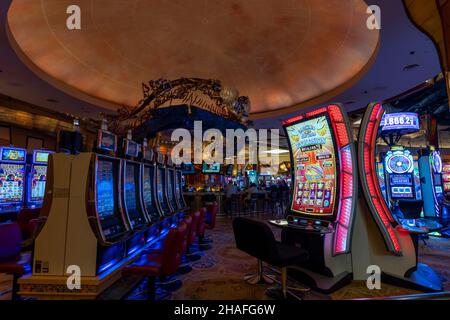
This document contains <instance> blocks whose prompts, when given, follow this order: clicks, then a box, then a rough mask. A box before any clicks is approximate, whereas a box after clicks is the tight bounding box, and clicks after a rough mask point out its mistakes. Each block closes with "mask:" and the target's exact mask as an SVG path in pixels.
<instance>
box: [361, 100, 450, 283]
mask: <svg viewBox="0 0 450 320" xmlns="http://www.w3.org/2000/svg"><path fill="white" fill-rule="evenodd" d="M419 129H420V125H419V119H418V115H417V114H414V113H386V111H385V109H384V107H383V105H381V104H379V103H373V104H370V105H369V106H368V107H367V109H366V113H365V115H364V118H363V119H362V123H361V127H360V132H359V138H358V164H359V170H360V179H361V186H362V191H363V194H364V197H365V199H366V204H367V207H365V206H361V207H360V208H358V211H359V212H361V221H365V223H362V222H361V224H363V225H365V228H366V231H365V232H359V233H355V234H354V239H353V241H354V242H356V243H358V247H359V249H360V252H363V253H361V255H360V256H359V260H361V261H363V260H364V259H366V260H365V263H362V264H361V265H362V269H360V270H359V273H360V274H363V273H364V268H365V267H367V266H368V265H377V266H379V267H380V268H381V271H382V273H383V278H382V280H383V281H386V282H390V283H394V284H396V285H400V286H404V287H408V288H414V289H417V290H425V291H440V290H442V282H441V280H440V278H439V277H438V276H437V274H436V273H435V272H434V271H433V270H432V269H431V268H430V267H428V266H427V265H425V264H422V263H418V239H419V236H420V235H421V234H426V233H429V232H430V231H431V228H433V227H436V228H438V227H439V224H438V223H436V222H434V221H430V220H428V219H422V218H421V212H422V207H423V198H425V197H426V195H425V193H424V194H423V196H422V192H425V190H424V188H423V186H422V188H420V185H418V184H419V181H420V179H418V175H419V173H418V167H417V161H416V159H415V158H414V157H413V155H412V154H411V152H410V151H409V150H407V149H406V148H404V147H402V146H399V145H396V144H397V143H398V142H399V141H400V138H401V136H403V135H405V134H410V133H413V132H417V131H418V130H419ZM382 141H384V142H385V144H387V145H388V146H389V147H390V150H389V151H388V152H387V153H386V154H385V156H383V155H381V156H380V149H381V147H380V146H381V142H382ZM380 158H381V159H382V163H383V166H384V174H385V181H386V186H385V187H386V189H385V190H386V194H387V196H386V199H385V198H383V195H382V187H383V186H382V185H380V179H379V177H378V176H379V174H380V170H379V162H377V160H378V159H380ZM420 169H421V168H420ZM370 217H371V218H370ZM380 235H381V237H380ZM381 239H382V240H381ZM354 273H355V274H356V273H358V272H357V271H355V270H354Z"/></svg>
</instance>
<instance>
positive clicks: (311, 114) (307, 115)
mask: <svg viewBox="0 0 450 320" xmlns="http://www.w3.org/2000/svg"><path fill="white" fill-rule="evenodd" d="M325 112H328V110H327V108H326V107H323V108H319V109H317V110H314V111H311V112H308V113H307V114H306V117H307V118H309V117H314V116H317V115H318V114H321V113H325Z"/></svg>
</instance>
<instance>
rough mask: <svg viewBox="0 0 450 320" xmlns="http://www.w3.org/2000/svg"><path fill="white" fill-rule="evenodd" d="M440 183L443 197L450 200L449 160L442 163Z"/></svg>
mask: <svg viewBox="0 0 450 320" xmlns="http://www.w3.org/2000/svg"><path fill="white" fill-rule="evenodd" d="M442 183H443V189H444V196H445V199H446V200H447V201H450V162H444V163H443V165H442Z"/></svg>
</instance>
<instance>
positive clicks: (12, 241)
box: [0, 222, 22, 262]
mask: <svg viewBox="0 0 450 320" xmlns="http://www.w3.org/2000/svg"><path fill="white" fill-rule="evenodd" d="M21 245H22V233H21V232H20V227H19V224H18V223H15V222H14V223H0V262H5V261H11V260H15V259H18V258H19V256H20V250H21Z"/></svg>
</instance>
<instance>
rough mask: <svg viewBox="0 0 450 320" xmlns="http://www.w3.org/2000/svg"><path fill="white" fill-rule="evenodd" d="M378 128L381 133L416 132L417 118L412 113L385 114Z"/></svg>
mask: <svg viewBox="0 0 450 320" xmlns="http://www.w3.org/2000/svg"><path fill="white" fill-rule="evenodd" d="M380 126H381V127H382V131H392V130H395V131H396V130H399V131H418V130H419V129H420V123H419V116H418V115H417V113H412V112H401V113H386V114H385V115H384V116H383V119H381V123H380Z"/></svg>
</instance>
